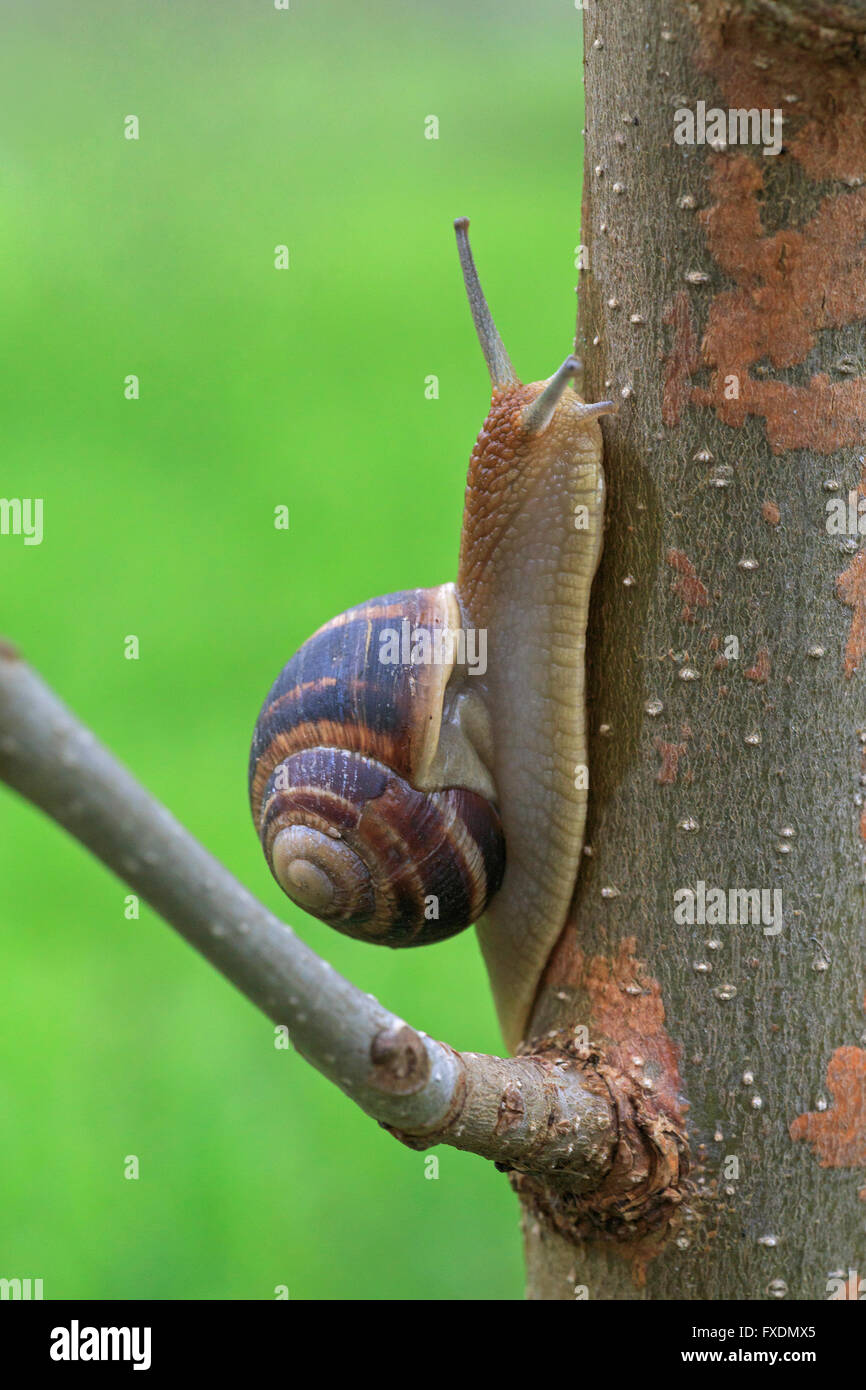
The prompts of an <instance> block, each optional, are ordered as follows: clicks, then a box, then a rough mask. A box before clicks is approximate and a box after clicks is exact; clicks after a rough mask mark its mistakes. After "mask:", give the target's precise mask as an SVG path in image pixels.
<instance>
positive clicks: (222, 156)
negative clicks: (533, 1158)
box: [0, 0, 582, 1299]
mask: <svg viewBox="0 0 866 1390" xmlns="http://www.w3.org/2000/svg"><path fill="white" fill-rule="evenodd" d="M0 24H2V47H0V92H2V97H0V109H2V119H0V282H2V289H0V295H2V301H3V321H4V331H3V335H2V343H0V357H2V361H0V412H2V413H0V418H2V439H3V446H2V466H0V496H5V497H42V498H43V499H44V507H45V536H44V541H43V543H42V545H41V546H38V547H37V546H30V547H25V546H24V545H23V544H22V541H21V538H20V537H19V538H16V537H12V536H0V596H2V597H0V632H2V633H3V634H5V635H6V636H8V637H9V638H10V639H12V640H13V641H14V642H15V643H16V644H18V645H19V646H20V647H21V649H22V650H23V652H24V653H25V654H26V656H27V657H28V659H29V660H30V661H31V662H32V663H33V664H34V665H35V666H36V667H37V668H38V669H39V670H40V671H41V672H42V673H43V674H44V675H45V677H46V678H47V679H48V681H49V682H50V683H51V684H52V685H53V687H54V688H55V689H56V690H57V691H58V692H59V693H60V694H61V696H62V697H63V698H64V700H66V702H67V703H68V704H69V705H71V706H72V708H73V709H75V710H76V711H77V712H78V713H79V714H80V715H81V717H82V718H83V719H84V720H85V721H86V722H87V723H88V724H89V725H90V726H91V727H92V728H93V729H94V730H95V731H96V732H97V734H98V735H99V736H100V738H102V739H103V740H104V741H105V742H106V743H107V744H108V745H109V747H111V748H112V749H113V750H114V751H115V752H116V753H117V754H118V755H119V756H120V757H121V759H122V760H123V761H124V762H125V763H126V764H127V765H128V766H129V767H130V768H132V770H133V771H134V772H135V773H136V775H137V776H138V777H139V778H140V779H141V780H142V781H143V782H144V783H145V784H146V785H147V786H148V787H149V788H150V789H151V790H152V791H153V792H155V793H156V795H157V796H159V797H160V798H162V799H163V800H164V801H165V802H166V803H167V804H168V805H169V806H170V807H171V809H172V810H173V811H174V812H175V813H176V814H177V815H178V816H179V817H180V818H181V820H183V821H184V822H185V823H186V824H187V825H188V826H189V827H190V829H191V830H192V831H193V832H194V833H195V834H196V835H197V836H199V837H200V838H201V840H202V841H203V842H204V843H205V844H206V845H207V846H208V847H209V848H210V849H211V850H212V851H213V852H214V853H215V854H216V855H218V856H219V857H220V858H221V859H222V860H223V861H224V862H225V863H226V864H227V865H228V866H229V867H230V868H231V870H232V871H233V872H234V873H236V874H237V875H238V876H239V877H240V878H241V879H242V880H243V882H244V883H246V884H248V885H249V886H250V887H251V888H252V889H253V890H254V891H255V892H256V893H258V894H259V895H261V897H262V898H263V900H264V901H265V902H266V903H267V904H269V905H270V906H271V907H272V908H274V909H275V910H276V911H277V912H278V913H280V914H282V915H283V916H284V918H285V920H287V921H290V922H291V923H292V924H293V925H294V926H296V927H297V928H298V930H299V931H300V932H301V933H302V934H303V936H304V937H305V939H306V940H307V941H308V942H310V943H311V945H312V946H313V947H314V948H315V949H317V950H318V951H319V952H321V953H322V954H324V955H325V956H327V958H328V959H329V960H330V961H331V962H332V963H333V964H334V965H335V966H336V967H337V969H339V970H340V971H342V972H344V973H345V974H347V975H348V976H349V977H350V978H352V979H353V980H354V981H356V982H357V983H358V984H359V985H360V986H361V987H362V988H363V989H367V990H372V991H374V992H375V993H376V994H377V995H378V996H379V997H380V998H381V999H382V1000H383V1002H384V1003H385V1004H387V1005H388V1006H389V1007H391V1008H393V1009H394V1010H396V1011H397V1012H398V1013H400V1014H402V1015H403V1016H404V1017H406V1018H408V1019H409V1020H411V1021H412V1022H413V1023H414V1024H416V1025H418V1026H419V1027H423V1028H424V1029H426V1030H427V1031H428V1032H430V1033H432V1034H433V1035H435V1036H439V1037H444V1038H447V1039H448V1040H449V1041H450V1042H451V1043H453V1044H454V1045H455V1046H458V1047H462V1048H468V1049H477V1050H482V1049H486V1050H491V1049H492V1050H498V1049H499V1047H500V1043H499V1033H498V1029H497V1025H496V1021H495V1016H494V1012H493V1008H492V1005H491V1002H490V999H489V996H488V991H487V986H486V980H485V976H484V972H483V968H482V964H481V961H480V956H479V952H478V949H477V945H476V942H475V938H474V934H473V933H471V932H467V933H465V934H464V935H463V936H462V937H459V938H457V939H456V940H453V941H451V942H448V943H445V944H443V945H441V946H438V947H436V948H433V949H431V950H427V951H424V950H420V951H410V952H389V951H384V950H379V951H377V950H374V949H372V948H370V947H366V946H363V945H361V944H358V943H356V942H352V941H349V940H346V939H343V938H342V937H340V936H338V935H337V934H336V933H333V932H331V931H329V929H328V928H326V927H324V926H322V925H320V924H318V923H316V922H314V921H313V920H312V919H310V918H307V917H305V916H304V914H303V913H301V912H299V911H298V910H296V909H294V908H293V907H291V905H290V904H288V902H287V900H286V899H284V898H283V897H282V895H281V894H280V893H279V890H278V889H277V888H276V886H275V884H274V883H273V882H272V880H271V878H270V875H269V874H268V872H267V869H266V867H265V864H264V860H263V858H262V856H261V852H260V850H259V848H258V844H257V841H256V839H255V836H254V833H253V831H252V827H251V824H250V820H249V812H248V807H247V802H246V789H245V773H246V760H247V751H248V746H249V738H250V734H251V730H252V725H253V722H254V720H255V717H256V714H257V712H258V708H259V705H260V703H261V700H262V698H263V696H264V694H265V692H266V691H267V689H268V687H269V685H270V684H271V681H272V680H273V678H274V677H275V675H276V673H277V671H278V670H279V668H280V666H281V665H282V664H283V663H284V662H285V661H286V660H287V659H288V657H289V656H290V655H291V653H292V652H293V651H294V649H295V648H296V647H297V646H298V645H299V644H300V643H301V642H302V641H303V640H304V639H305V638H306V637H307V636H308V635H309V633H310V632H311V631H312V630H313V629H314V628H315V627H317V626H318V625H319V624H321V623H322V622H324V621H326V620H327V619H328V618H329V617H330V616H331V615H332V614H334V613H336V612H339V611H340V610H341V609H343V608H345V607H347V606H348V605H349V604H352V603H355V602H358V601H360V600H362V599H364V598H367V597H370V596H372V595H374V594H378V593H384V592H388V591H389V590H394V589H400V588H404V587H405V588H410V587H415V586H425V585H429V584H433V583H439V582H441V581H443V580H445V579H449V578H451V577H452V576H453V574H454V572H455V568H456V553H457V541H458V532H459V524H460V512H461V505H462V493H463V483H464V475H465V468H466V462H467V459H468V455H469V451H470V447H471V444H472V440H473V438H474V436H475V434H476V433H477V430H478V427H479V425H480V423H481V420H482V419H483V417H484V414H485V412H486V407H487V402H488V398H489V396H488V385H487V379H486V373H485V369H484V365H483V361H482V358H481V354H480V351H479V348H478V345H477V342H476V340H475V336H474V333H473V330H472V326H471V322H470V318H469V312H468V309H467V306H466V304H465V302H464V298H463V290H462V286H461V281H460V276H459V271H458V263H457V256H456V251H455V248H454V244H453V233H452V230H451V221H452V219H453V218H454V217H455V216H457V215H464V214H465V215H468V216H470V217H471V218H472V223H473V237H474V246H475V253H476V257H477V260H478V263H479V267H480V270H481V274H482V278H483V281H484V284H485V288H486V290H487V293H488V297H489V299H490V301H491V304H492V306H493V308H494V311H495V314H496V317H497V319H498V322H499V327H500V330H501V332H502V334H503V337H504V338H505V340H506V343H507V344H508V346H509V349H510V351H511V353H512V356H513V358H514V361H515V365H516V367H517V370H518V372H520V373H521V375H522V376H523V377H524V379H527V380H531V379H535V378H538V377H540V376H547V375H549V374H550V372H551V371H552V370H553V369H554V367H555V366H556V365H557V364H558V363H559V362H560V361H561V360H562V357H563V356H564V354H565V353H566V352H567V351H568V349H569V348H570V346H571V338H572V334H573V318H574V298H573V293H572V288H573V284H574V280H575V271H574V267H573V247H574V245H575V243H576V242H577V240H578V223H579V206H580V163H581V148H580V145H581V142H580V127H581V124H582V111H581V108H580V104H579V103H580V92H579V52H580V50H579V24H580V14H579V11H577V10H576V9H575V8H574V7H573V6H572V5H571V4H570V0H536V3H534V4H533V5H532V6H529V5H527V4H526V3H516V0H496V3H493V2H492V0H479V3H476V4H475V5H473V6H472V7H466V6H464V5H463V4H462V3H457V2H456V0H448V2H446V3H430V4H418V3H409V4H406V3H398V2H397V0H391V2H390V3H388V4H383V3H378V4H377V3H368V4H365V5H358V4H355V3H351V4H350V3H347V2H346V0H335V2H334V3H322V0H318V3H313V0H291V9H290V11H289V12H288V13H286V12H278V11H275V10H274V8H273V4H272V0H242V2H241V0H239V2H238V3H237V4H232V3H228V0H220V2H219V3H214V0H207V3H205V0H184V2H183V3H176V0H175V2H174V3H168V2H167V0H159V2H157V0H150V3H147V4H142V3H140V0H136V2H135V3H133V2H132V0H112V2H111V3H95V2H94V0H81V2H80V3H78V4H76V5H75V6H69V5H67V4H64V3H60V2H59V0H52V3H44V2H40V0H29V3H28V4H27V5H26V6H25V5H17V6H11V5H6V6H4V7H3V13H2V20H0ZM128 114H135V115H137V116H138V117H139V119H140V139H139V140H138V141H137V142H133V141H128V140H126V139H124V138H123V120H124V117H125V116H126V115H128ZM430 114H435V115H437V116H438V117H439V121H440V138H439V139H438V141H431V140H427V139H425V138H424V119H425V117H426V116H428V115H430ZM278 243H286V244H287V245H288V246H289V248H290V254H291V268H290V269H289V270H288V271H277V270H275V269H274V267H273V260H274V247H275V245H277V244H278ZM128 373H136V374H138V375H139V377H140V381H141V397H140V399H139V400H138V401H128V400H126V399H125V398H124V394H123V382H124V377H125V376H126V375H127V374H128ZM431 373H435V374H436V375H438V377H439V380H440V399H439V400H437V401H428V400H426V399H425V396H424V378H425V377H426V376H427V375H428V374H431ZM281 503H282V504H285V505H287V506H288V507H289V508H290V513H291V526H290V530H289V531H288V532H284V531H277V530H275V529H274V526H273V509H274V507H275V506H276V505H278V504H281ZM128 634H135V635H137V636H138V638H139V640H140V650H141V655H140V659H139V660H138V661H128V660H125V659H124V654H123V653H124V638H125V637H126V636H127V635H128ZM126 891H127V890H126V889H125V887H124V886H123V885H122V884H121V883H120V882H118V881H117V880H116V879H114V878H113V877H112V876H111V875H110V874H109V873H108V872H107V871H106V870H105V869H103V868H102V866H101V865H99V864H98V863H97V862H96V861H94V860H92V859H91V858H89V857H88V855H87V854H86V853H85V852H84V851H83V850H82V849H81V848H79V847H78V846H77V845H76V844H75V843H74V842H73V841H71V840H69V839H68V838H67V837H66V836H65V835H64V834H63V832H61V831H60V830H59V829H57V828H56V827H55V826H54V825H53V824H50V823H49V822H48V821H47V820H45V819H44V818H43V817H42V816H41V815H40V814H38V813H37V812H36V811H35V810H33V809H32V808H30V807H29V806H27V805H26V804H24V803H22V802H21V801H20V800H19V799H18V798H16V797H15V796H14V795H13V794H12V793H10V792H8V791H6V790H5V789H0V939H2V955H3V971H2V985H0V989H2V999H0V1018H2V1024H0V1116H2V1139H0V1144H2V1168H3V1202H2V1206H0V1275H2V1276H4V1277H15V1276H19V1277H28V1276H29V1277H32V1278H37V1277H38V1278H42V1279H43V1280H44V1289H45V1296H46V1297H47V1298H79V1297H81V1298H96V1297H99V1298H132V1297H143V1298H161V1299H180V1298H208V1299H215V1298H233V1299H237V1298H251V1299H253V1298H254V1299H268V1298H272V1297H273V1290H274V1287H275V1286H276V1285H279V1284H285V1285H288V1287H289V1290H290V1293H291V1296H292V1297H294V1298H316V1299H318V1298H337V1299H352V1298H359V1297H364V1298H373V1299H387V1298H408V1299H423V1298H430V1299H440V1298H449V1299H451V1298H457V1299H471V1298H497V1299H498V1298H504V1299H509V1298H519V1297H520V1296H521V1292H522V1271H521V1256H520V1242H519V1233H518V1219H517V1217H518V1214H517V1205H516V1201H515V1199H514V1198H513V1196H512V1194H511V1192H510V1190H509V1188H508V1185H507V1182H506V1180H505V1179H504V1178H502V1177H500V1176H499V1175H497V1174H495V1173H494V1172H493V1171H492V1169H490V1168H489V1167H488V1166H487V1165H485V1164H484V1163H482V1162H481V1161H480V1160H478V1159H475V1158H473V1157H471V1156H468V1155H464V1154H459V1153H456V1152H455V1151H453V1150H440V1151H438V1153H439V1164H440V1170H439V1171H440V1176H439V1179H438V1181H430V1180H427V1179H425V1177H424V1155H422V1154H414V1153H411V1152H410V1151H409V1150H407V1149H404V1148H402V1147H401V1146H400V1145H398V1144H396V1143H395V1142H394V1140H393V1139H391V1138H390V1137H389V1136H387V1135H386V1134H385V1133H384V1132H383V1131H381V1130H380V1129H378V1127H377V1126H376V1125H375V1124H373V1123H372V1122H371V1121H370V1120H368V1119H367V1118H366V1117H365V1116H363V1115H362V1114H361V1113H360V1112H359V1111H357V1110H355V1109H354V1108H353V1107H352V1105H351V1104H350V1103H349V1102H348V1101H347V1100H346V1099H345V1098H344V1097H343V1096H342V1095H341V1094H340V1093H339V1092H337V1091H336V1090H335V1089H333V1088H332V1087H330V1086H329V1084H328V1083H327V1082H325V1081H324V1080H323V1079H322V1078H320V1077H319V1076H318V1074H317V1073H315V1072H314V1071H313V1070H312V1069H311V1068H310V1067H308V1066H307V1064H306V1063H304V1062H303V1061H301V1060H300V1059H299V1058H298V1057H297V1056H296V1055H294V1054H292V1053H286V1052H277V1051H275V1049H274V1046H273V1037H272V1030H271V1027H270V1025H269V1024H268V1022H267V1021H266V1020H265V1019H264V1018H262V1017H260V1016H259V1015H258V1014H257V1013H256V1011H255V1010H254V1009H253V1008H252V1007H251V1006H250V1005H249V1004H248V1003H247V1002H246V1001H245V1000H244V999H243V998H242V997H241V996H240V995H238V994H237V993H236V992H235V991H234V990H233V989H232V988H231V986H230V985H229V984H228V983H227V982H226V981H225V980H223V979H222V977H221V976H218V975H217V974H216V973H215V972H214V971H213V970H212V969H211V968H210V967H209V966H208V965H206V964H205V963H204V962H203V961H202V960H200V959H199V958H198V957H197V956H196V955H195V954H194V953H193V952H192V951H191V950H190V949H189V948H188V947H187V946H186V945H185V943H184V942H183V941H181V940H180V939H179V938H177V937H176V936H175V935H174V933H173V932H172V931H171V930H170V929H169V928H168V927H166V926H165V924H164V923H163V922H162V921H161V920H159V919H158V918H157V917H156V916H155V915H154V914H153V913H152V912H151V911H150V910H149V909H148V908H147V907H146V906H144V905H143V906H142V913H141V918H140V920H139V921H137V922H135V921H127V920H126V919H125V917H124V911H123V907H124V895H125V892H126ZM128 1154H135V1155H137V1156H138V1158H139V1161H140V1165H141V1168H140V1171H141V1176H140V1179H139V1180H138V1181H127V1180H125V1178H124V1176H123V1173H124V1159H125V1156H126V1155H128Z"/></svg>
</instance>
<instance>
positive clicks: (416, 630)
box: [249, 584, 505, 946]
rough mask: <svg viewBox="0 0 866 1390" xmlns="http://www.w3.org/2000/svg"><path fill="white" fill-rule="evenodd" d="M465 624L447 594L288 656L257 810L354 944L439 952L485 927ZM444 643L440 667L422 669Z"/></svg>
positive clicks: (484, 835)
mask: <svg viewBox="0 0 866 1390" xmlns="http://www.w3.org/2000/svg"><path fill="white" fill-rule="evenodd" d="M460 625H461V614H460V608H459V605H458V603H457V599H456V595H455V590H454V585H453V584H445V585H442V586H440V587H439V588H435V589H417V590H412V591H407V592H404V593H396V594H388V595H386V596H384V597H382V598H376V599H371V600H370V601H369V602H367V603H364V604H361V605H359V606H358V607H356V608H350V609H349V610H348V611H347V612H345V613H341V614H340V615H339V616H338V617H336V618H334V619H333V620H332V621H331V622H329V623H327V624H326V625H325V626H324V627H322V628H320V629H319V631H318V632H316V633H314V634H313V636H312V637H311V638H310V639H309V640H308V641H307V642H305V643H304V645H303V646H302V647H301V648H300V650H299V651H298V652H297V653H296V654H295V655H294V656H293V657H292V659H291V660H290V661H289V663H288V664H287V665H286V666H285V667H284V668H283V670H282V671H281V673H280V675H279V676H278V677H277V680H276V682H275V683H274V685H273V687H272V689H271V691H270V693H269V695H268V697H267V699H266V700H265V703H264V705H263V707H262V710H261V713H260V715H259V719H258V722H257V724H256V729H255V734H254V738H253V745H252V750H251V753H250V770H249V785H250V802H251V807H252V812H253V819H254V821H255V825H256V829H257V831H258V833H259V836H260V839H261V842H262V847H263V849H264V852H265V856H266V858H267V860H268V864H269V865H270V868H271V872H272V873H273V875H274V877H275V878H276V880H277V882H278V883H279V885H280V887H281V888H282V889H283V890H284V892H286V893H287V894H288V896H289V897H290V898H292V899H293V901H294V902H296V903H297V904H298V905H299V906H300V907H302V908H304V909H305V910H306V911H308V912H311V913H313V914H314V915H315V916H317V917H320V918H321V919H322V920H323V921H325V922H327V923H329V925H331V926H333V927H336V928H337V929H338V930H339V931H341V932H344V933H345V934H346V935H348V936H354V937H357V938H359V939H362V940H365V941H373V942H378V943H381V944H383V945H388V946H416V945H424V944H428V943H430V942H434V941H440V940H442V939H444V938H445V937H448V936H453V935H454V934H455V933H456V932H459V931H462V930H463V929H464V928H465V927H467V926H469V925H470V924H471V923H472V922H474V921H476V920H477V919H478V918H479V917H480V916H481V915H482V913H483V912H484V909H485V907H486V906H487V903H488V902H489V900H490V898H491V896H492V895H493V894H494V893H495V892H496V890H497V888H498V887H499V884H500V882H501V880H502V875H503V871H504V865H505V845H504V839H503V834H502V826H501V822H500V818H499V814H498V812H497V810H496V807H495V805H494V804H493V801H492V783H491V781H490V778H489V775H488V774H487V772H486V771H485V768H484V765H483V761H482V759H481V756H480V754H479V753H478V750H477V749H476V748H475V746H474V745H473V744H472V742H471V739H470V738H469V737H468V736H467V733H466V729H465V727H464V725H466V726H470V727H471V725H472V718H471V712H472V710H473V708H474V702H473V698H472V692H471V690H470V689H469V687H468V684H467V677H466V675H465V672H464V671H461V669H460V667H459V666H458V663H457V661H456V647H455V644H454V643H453V642H452V641H451V640H450V638H451V635H452V634H454V633H455V632H456V631H457V630H458V629H459V628H460ZM393 634H397V637H398V643H399V642H402V641H403V639H404V638H405V637H406V636H408V642H409V651H408V657H409V659H408V660H403V659H402V657H405V656H407V651H406V647H405V645H404V646H403V651H402V654H401V659H397V660H393V659H386V658H387V657H388V655H389V654H393V651H394V645H393ZM424 634H426V635H427V641H426V643H425V642H423V641H422V640H421V639H423V636H424ZM437 642H438V652H439V655H440V657H441V658H442V659H440V660H435V659H429V658H431V656H433V657H435V655H436V652H437ZM413 651H414V654H415V655H417V656H418V657H419V659H417V660H412V659H411V658H412V655H413ZM475 722H476V725H477V733H478V737H479V738H480V739H481V741H482V742H483V737H484V721H483V718H480V719H479V718H476V721H475ZM452 778H453V779H455V784H454V785H449V781H450V780H451V779H452Z"/></svg>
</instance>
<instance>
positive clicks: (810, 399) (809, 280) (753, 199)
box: [691, 154, 866, 454]
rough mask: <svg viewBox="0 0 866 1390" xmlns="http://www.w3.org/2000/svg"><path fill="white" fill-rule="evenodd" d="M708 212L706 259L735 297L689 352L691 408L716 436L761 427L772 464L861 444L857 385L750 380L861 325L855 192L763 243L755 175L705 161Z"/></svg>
mask: <svg viewBox="0 0 866 1390" xmlns="http://www.w3.org/2000/svg"><path fill="white" fill-rule="evenodd" d="M710 165H711V169H712V173H711V176H710V193H711V197H712V198H713V199H714V202H713V204H712V206H710V207H709V208H707V209H705V210H704V212H702V213H701V220H702V222H703V225H704V227H705V229H706V233H707V244H708V246H709V249H710V251H711V252H712V254H713V255H714V257H715V258H716V260H717V261H718V262H719V265H720V266H721V267H722V269H723V270H724V271H726V273H727V274H728V275H729V276H731V278H732V279H733V280H734V281H735V282H736V284H737V286H738V288H736V289H733V290H723V291H722V292H721V293H719V294H718V295H716V297H715V299H714V300H713V301H712V303H711V305H710V310H709V316H708V320H707V327H706V332H705V334H704V338H703V342H702V345H701V350H702V356H703V360H704V363H705V364H706V365H707V366H709V367H710V368H712V377H711V382H710V385H709V387H695V388H694V389H693V391H692V393H691V399H692V400H693V401H694V402H695V403H697V404H699V405H708V406H712V407H713V408H714V409H715V411H716V414H717V415H718V417H719V419H720V420H722V421H723V422H724V423H725V424H727V425H732V426H735V427H736V426H741V425H743V424H744V423H745V421H746V419H747V417H748V416H749V415H758V416H763V418H764V421H765V427H766V433H767V439H768V442H769V444H770V447H771V448H772V449H773V451H774V453H777V454H778V453H782V452H784V451H785V450H788V449H805V448H809V449H812V450H815V451H816V452H818V453H832V452H834V451H835V450H836V449H841V448H843V447H845V446H847V445H854V444H859V443H862V440H863V436H864V433H866V379H864V378H862V377H857V378H855V379H853V380H845V381H831V380H830V378H829V377H828V376H827V375H825V374H824V373H817V374H816V375H814V376H813V377H812V378H811V379H810V381H809V384H808V385H806V386H800V385H793V384H791V383H790V382H786V381H772V380H761V379H759V378H758V377H757V376H754V375H752V374H751V369H752V368H753V367H755V366H756V365H757V364H758V363H760V362H762V361H769V362H770V363H771V364H772V365H773V366H774V367H776V368H777V369H783V368H789V367H793V366H796V365H797V364H799V363H801V362H803V361H804V360H805V359H806V357H807V355H808V354H809V353H810V352H811V350H812V349H813V348H814V346H815V344H816V342H817V335H818V333H819V332H820V331H821V330H822V329H828V328H841V327H843V326H844V325H845V324H849V323H855V322H857V321H858V320H860V319H862V318H863V317H864V316H866V188H861V189H856V190H854V191H852V192H850V193H837V194H833V195H831V196H829V197H827V198H824V199H823V201H822V202H821V204H820V206H819V208H818V211H817V213H816V214H815V216H814V217H813V218H812V219H811V220H810V221H809V222H807V223H806V224H805V226H804V227H803V228H802V229H800V230H794V229H790V228H786V229H784V230H782V231H779V232H776V233H774V234H772V235H770V236H765V235H764V234H763V226H762V224H761V213H760V205H759V202H758V196H759V195H760V194H761V193H762V192H763V187H764V175H763V172H762V171H761V169H760V168H759V166H758V165H757V163H756V162H755V160H754V159H752V158H751V157H750V156H749V155H745V154H736V155H730V154H727V155H713V156H711V159H710Z"/></svg>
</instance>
